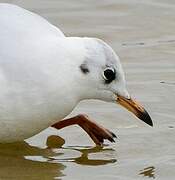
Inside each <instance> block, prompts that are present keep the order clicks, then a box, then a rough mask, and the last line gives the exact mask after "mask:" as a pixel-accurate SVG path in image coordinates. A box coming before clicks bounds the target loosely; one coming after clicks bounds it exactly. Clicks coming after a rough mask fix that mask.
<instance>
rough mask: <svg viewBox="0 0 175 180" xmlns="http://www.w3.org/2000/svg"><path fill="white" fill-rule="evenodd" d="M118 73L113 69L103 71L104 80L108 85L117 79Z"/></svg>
mask: <svg viewBox="0 0 175 180" xmlns="http://www.w3.org/2000/svg"><path fill="white" fill-rule="evenodd" d="M115 76H116V73H115V69H113V68H106V69H105V70H104V71H103V78H104V80H105V82H106V83H107V84H109V83H111V82H112V81H113V80H114V79H115Z"/></svg>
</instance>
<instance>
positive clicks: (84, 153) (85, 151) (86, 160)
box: [57, 146, 117, 166]
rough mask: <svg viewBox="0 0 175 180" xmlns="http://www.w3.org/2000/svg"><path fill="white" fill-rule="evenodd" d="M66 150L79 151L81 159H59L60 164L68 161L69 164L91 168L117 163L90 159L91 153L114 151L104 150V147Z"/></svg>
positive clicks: (109, 160) (70, 148)
mask: <svg viewBox="0 0 175 180" xmlns="http://www.w3.org/2000/svg"><path fill="white" fill-rule="evenodd" d="M64 149H69V150H75V151H79V152H80V153H81V156H80V157H76V158H64V159H57V160H58V161H59V162H60V161H63V162H65V161H68V162H74V163H77V164H81V165H89V166H98V165H105V164H108V163H115V162H116V161H117V160H116V159H108V160H106V159H90V158H89V157H88V155H89V154H91V153H101V152H104V151H109V152H111V151H114V150H113V149H112V148H104V147H100V146H96V147H93V148H92V147H91V148H89V147H84V148H83V149H81V148H79V149H78V148H74V147H68V148H64Z"/></svg>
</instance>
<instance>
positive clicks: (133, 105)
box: [116, 95, 153, 126]
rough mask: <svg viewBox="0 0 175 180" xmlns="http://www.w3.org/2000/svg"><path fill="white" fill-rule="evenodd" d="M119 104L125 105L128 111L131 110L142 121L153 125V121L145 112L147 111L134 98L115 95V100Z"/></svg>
mask: <svg viewBox="0 0 175 180" xmlns="http://www.w3.org/2000/svg"><path fill="white" fill-rule="evenodd" d="M116 101H117V102H118V103H119V104H120V105H121V106H123V107H125V108H126V109H127V110H128V111H131V112H132V113H133V114H135V115H136V116H137V117H138V118H139V119H141V120H142V121H144V122H145V123H147V124H148V125H150V126H153V122H152V120H151V117H150V116H149V114H148V113H147V111H146V110H145V109H144V108H143V107H142V106H141V105H140V104H139V103H138V102H136V101H135V100H133V99H131V98H130V99H126V98H125V97H123V96H119V95H117V100H116Z"/></svg>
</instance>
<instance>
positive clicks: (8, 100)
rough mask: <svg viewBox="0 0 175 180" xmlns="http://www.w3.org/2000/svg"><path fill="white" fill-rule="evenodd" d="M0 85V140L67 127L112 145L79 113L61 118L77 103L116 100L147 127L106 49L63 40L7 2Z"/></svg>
mask: <svg viewBox="0 0 175 180" xmlns="http://www.w3.org/2000/svg"><path fill="white" fill-rule="evenodd" d="M0 87H1V88H0V89H1V90H0V142H14V141H20V140H23V139H26V138H29V137H31V136H33V135H35V134H37V133H39V132H40V131H42V130H43V129H45V128H47V127H49V126H52V127H55V128H57V129H61V128H63V127H65V126H69V125H72V124H78V125H80V126H81V127H82V128H83V129H84V130H85V131H86V132H87V133H88V134H89V136H90V137H91V138H92V140H93V141H94V142H95V143H96V144H102V143H103V141H104V139H108V140H110V141H111V142H113V141H114V137H115V135H114V134H113V133H112V132H110V131H109V130H107V129H105V128H103V127H102V126H100V125H98V124H96V123H95V122H93V121H91V120H90V119H89V117H87V116H86V115H84V114H81V115H77V116H75V117H73V118H70V119H64V118H65V117H66V116H67V115H68V114H69V113H70V112H71V111H72V110H73V109H74V107H75V106H76V105H77V103H78V102H80V101H81V100H83V99H99V100H103V101H108V102H115V103H116V102H118V103H119V104H121V105H122V106H124V107H126V108H127V109H128V110H129V111H131V112H133V113H134V114H135V115H136V116H137V117H138V118H140V119H141V120H143V121H144V122H146V123H147V124H149V125H151V126H152V125H153V124H152V120H151V118H150V116H149V115H148V113H147V112H146V111H145V109H144V108H143V107H142V106H141V105H139V104H138V103H137V102H136V101H134V100H132V99H131V97H130V95H129V93H128V91H127V89H126V85H125V77H124V72H123V69H122V66H121V64H120V60H119V58H118V56H117V55H116V54H115V52H114V51H113V50H112V48H111V47H110V46H109V45H107V44H106V43H105V42H103V41H102V40H100V39H96V38H86V37H84V38H81V37H65V36H64V34H63V33H62V32H61V31H60V30H59V29H58V28H57V27H55V26H53V25H52V24H50V23H49V22H48V21H47V20H45V19H44V18H42V17H40V16H39V15H37V14H34V13H32V12H30V11H27V10H25V9H23V8H20V7H18V6H16V5H10V4H0ZM63 119H64V120H63Z"/></svg>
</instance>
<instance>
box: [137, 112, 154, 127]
mask: <svg viewBox="0 0 175 180" xmlns="http://www.w3.org/2000/svg"><path fill="white" fill-rule="evenodd" d="M139 118H140V119H141V120H142V121H143V122H145V123H146V124H148V125H150V126H152V127H153V121H152V119H151V117H150V115H149V114H148V112H147V111H144V112H143V113H141V114H140V116H139Z"/></svg>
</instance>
